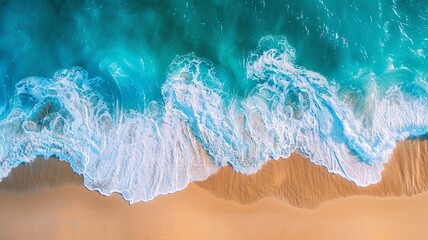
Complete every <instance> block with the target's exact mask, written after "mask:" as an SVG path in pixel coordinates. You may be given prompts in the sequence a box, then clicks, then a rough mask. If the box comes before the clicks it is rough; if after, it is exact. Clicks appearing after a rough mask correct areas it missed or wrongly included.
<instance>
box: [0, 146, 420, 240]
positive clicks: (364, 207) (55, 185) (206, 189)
mask: <svg viewBox="0 0 428 240" xmlns="http://www.w3.org/2000/svg"><path fill="white" fill-rule="evenodd" d="M427 164H428V141H421V140H411V141H405V142H403V143H399V144H398V145H397V149H396V150H395V151H394V154H393V156H392V158H391V160H390V162H389V163H388V164H386V165H385V171H384V176H383V178H382V181H381V182H380V183H378V184H375V185H372V186H369V187H367V188H361V187H357V186H356V185H355V184H354V183H352V182H349V181H347V180H346V179H343V178H342V177H340V176H338V175H333V174H330V173H328V172H327V170H326V169H325V168H324V167H321V166H317V165H315V164H313V163H311V162H309V161H308V160H307V159H304V158H301V157H298V156H297V155H293V156H292V157H291V158H290V159H287V160H283V159H282V160H278V161H269V162H268V164H266V165H265V166H264V167H263V168H262V170H261V171H259V172H258V173H256V174H253V175H249V176H247V175H243V174H239V173H237V172H234V171H232V170H231V168H223V169H220V171H219V172H218V173H216V174H214V175H212V176H210V177H209V178H208V179H207V180H205V181H202V182H193V183H190V184H189V185H188V186H187V188H185V189H184V190H182V191H178V192H175V193H172V194H167V195H160V196H158V197H156V198H155V199H153V200H151V201H148V202H138V203H134V204H129V203H128V202H127V201H125V200H124V199H123V197H122V196H121V195H120V194H117V193H114V194H112V195H111V196H103V195H101V194H100V193H98V192H96V191H90V190H88V189H87V188H86V187H85V186H84V185H83V181H82V177H81V176H79V175H77V174H76V173H74V172H73V171H72V170H71V168H70V166H69V164H68V163H67V162H64V161H58V160H56V159H53V158H51V159H49V160H43V159H40V158H39V159H36V160H35V161H34V162H33V163H31V164H26V165H22V166H20V167H18V168H16V169H14V170H13V171H12V172H11V174H10V176H9V177H8V178H6V179H5V181H3V182H1V183H0V212H1V213H2V215H1V216H0V232H2V237H4V238H5V239H28V236H31V237H32V239H183V240H184V239H186V240H187V239H254V240H256V239H257V240H258V239H263V240H265V239H329V240H331V239H333V240H334V239H343V238H344V236H346V238H347V239H376V240H377V239H407V238H410V239H425V235H426V233H425V232H426V227H425V222H426V221H427V220H428V204H426V203H427V202H428V191H425V189H426V187H427V185H428V181H426V180H427V179H428V165H427ZM396 174H399V176H396ZM392 177H395V178H392ZM415 183H416V184H415ZM295 184H297V185H295ZM412 184H415V185H412ZM350 186H351V187H350ZM357 190H358V191H357ZM358 194H359V195H358ZM412 195H413V196H412ZM17 226H19V230H18V228H17Z"/></svg>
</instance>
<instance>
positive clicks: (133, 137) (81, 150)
mask: <svg viewBox="0 0 428 240" xmlns="http://www.w3.org/2000/svg"><path fill="white" fill-rule="evenodd" d="M295 55H296V54H295V50H294V48H293V47H292V46H291V45H290V44H289V43H288V42H287V39H286V38H285V37H284V36H266V37H263V38H262V39H260V40H259V43H258V46H257V48H256V49H254V50H253V51H251V52H249V54H248V56H247V57H246V58H245V59H244V64H245V69H246V77H247V78H248V79H251V80H252V81H255V87H253V88H252V90H250V92H249V94H248V95H247V96H244V97H239V96H231V93H230V91H225V89H224V88H225V84H224V82H225V80H224V79H223V77H219V76H218V74H217V72H216V67H218V66H215V64H213V63H212V62H211V61H210V60H209V59H204V58H200V57H198V56H197V54H195V53H189V54H186V55H179V56H177V57H176V58H175V59H174V60H173V61H172V63H171V64H170V66H169V69H168V74H167V77H166V81H165V82H164V83H163V85H162V86H161V90H162V101H151V102H150V103H148V104H145V103H144V102H142V103H141V105H144V111H135V110H129V109H126V108H124V107H123V106H122V105H123V102H126V101H127V100H126V98H127V96H126V95H123V94H121V92H120V91H118V90H117V87H116V86H115V84H114V82H111V81H108V80H105V79H103V78H100V77H92V76H90V75H91V73H88V72H87V71H85V70H84V69H83V68H81V67H72V68H67V69H60V70H57V71H56V72H55V73H54V74H53V76H52V77H47V78H45V77H27V78H25V79H23V80H21V81H20V82H19V83H17V84H16V86H15V89H16V91H15V95H14V96H13V97H12V98H11V100H10V102H9V104H10V106H11V107H10V109H11V110H10V111H9V112H8V113H7V114H5V115H4V117H3V118H2V120H1V121H0V162H1V166H0V174H1V177H2V178H5V177H7V175H8V174H9V172H10V171H11V169H13V168H15V167H17V166H18V165H20V164H22V163H28V162H31V161H32V160H33V159H34V158H35V157H36V156H38V155H42V156H44V157H48V156H51V155H55V156H57V157H59V158H60V159H61V160H64V161H67V162H69V163H70V164H71V166H72V168H73V170H74V171H75V172H77V173H79V174H82V175H83V177H84V183H85V185H86V186H87V187H88V188H89V189H94V190H97V191H99V192H100V193H102V194H104V195H109V194H111V193H112V192H118V193H120V194H122V195H123V197H124V198H125V199H126V200H128V201H129V202H131V203H133V202H138V201H147V200H150V199H153V198H154V197H155V196H157V195H159V194H166V193H171V192H175V191H178V190H180V189H183V188H185V187H186V185H187V184H188V183H189V182H192V181H199V180H203V179H206V178H207V177H208V176H209V175H211V174H213V173H214V172H216V171H217V170H218V169H219V168H220V167H223V166H226V165H231V166H232V167H233V168H234V169H235V170H236V171H239V172H242V173H247V174H252V173H255V172H256V171H257V170H259V169H260V168H261V167H262V165H263V164H265V163H266V161H268V160H269V159H279V158H287V157H288V156H289V155H290V154H291V153H293V152H298V153H300V154H301V155H303V156H306V157H308V158H309V159H310V161H312V162H313V163H315V164H318V165H322V166H325V167H326V168H327V169H328V170H329V171H330V172H331V173H336V174H339V175H340V176H342V177H344V178H346V179H348V180H350V181H353V182H355V183H356V184H357V185H359V186H366V185H368V184H372V183H376V182H378V181H379V180H380V177H381V172H382V170H383V164H384V163H385V162H387V161H388V158H389V156H390V155H391V153H392V150H393V149H394V147H395V145H396V142H397V141H400V140H403V139H405V138H408V137H411V136H420V135H423V134H426V133H427V130H428V94H427V92H426V91H425V89H426V86H423V83H424V82H426V74H425V75H424V74H423V73H420V74H416V77H417V78H419V83H420V84H419V85H417V84H416V83H413V82H412V84H413V85H411V86H409V84H406V83H400V84H396V85H391V86H390V87H389V90H387V91H383V92H381V91H378V86H377V85H376V83H375V82H373V84H372V85H371V87H370V91H368V93H365V94H366V96H363V97H362V96H359V94H358V93H357V94H348V95H346V94H339V92H338V91H339V90H338V87H337V86H336V84H335V81H333V80H331V79H329V80H327V79H326V77H324V76H322V75H321V74H319V73H316V72H313V71H310V70H308V69H305V68H304V67H302V66H298V65H297V64H296V56H295ZM398 70H400V69H397V68H396V67H395V66H394V65H393V64H391V65H390V66H389V67H388V68H387V69H385V71H386V73H391V74H392V73H394V72H395V71H398ZM370 74H371V76H372V77H373V78H376V75H375V73H370ZM117 75H120V68H118V69H117ZM416 82H418V81H416ZM409 89H410V90H409ZM361 94H362V93H361ZM359 98H364V99H365V102H364V101H363V103H361V101H360V99H359ZM206 155H208V156H209V158H207V157H205V156H206Z"/></svg>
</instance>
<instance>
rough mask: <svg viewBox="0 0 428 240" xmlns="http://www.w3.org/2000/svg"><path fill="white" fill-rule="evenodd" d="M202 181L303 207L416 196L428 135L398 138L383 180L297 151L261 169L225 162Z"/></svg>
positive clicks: (427, 178)
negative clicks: (351, 175) (354, 174)
mask: <svg viewBox="0 0 428 240" xmlns="http://www.w3.org/2000/svg"><path fill="white" fill-rule="evenodd" d="M198 185H199V186H201V187H203V188H205V189H207V190H209V191H210V192H212V193H213V194H214V195H216V196H218V197H221V198H225V199H230V200H235V201H238V202H241V203H252V202H254V201H257V200H259V199H261V198H263V197H267V196H270V197H275V198H279V199H282V200H284V201H287V202H289V203H290V204H292V205H293V206H296V207H303V208H313V207H316V206H318V205H319V204H320V203H322V202H325V201H328V200H332V199H337V198H342V197H348V196H355V195H364V196H381V197H391V196H393V197H399V196H412V195H415V194H418V193H422V192H426V191H427V189H428V141H420V140H413V141H405V142H400V143H398V145H397V147H396V149H395V150H394V153H393V155H392V157H391V159H390V161H389V162H388V163H387V164H386V165H385V170H384V171H383V173H382V180H381V181H380V182H379V183H377V184H374V185H370V186H368V187H365V188H361V187H358V186H356V185H355V184H354V183H352V182H350V181H347V180H346V179H344V178H342V177H340V176H338V175H335V174H330V173H328V171H327V169H326V168H324V167H322V166H318V165H315V164H312V163H311V162H310V161H309V160H308V159H305V158H303V157H301V156H299V155H297V154H293V155H292V156H291V157H290V158H289V159H285V160H284V159H280V160H278V161H269V162H268V163H267V164H266V165H265V166H263V168H262V169H261V170H260V171H259V172H257V173H256V174H253V175H249V176H247V175H244V174H239V173H236V172H234V171H233V170H232V169H231V168H230V167H228V168H224V169H221V170H220V171H219V172H218V173H217V174H215V175H212V176H211V177H210V178H208V179H207V180H206V181H203V182H200V183H198Z"/></svg>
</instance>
